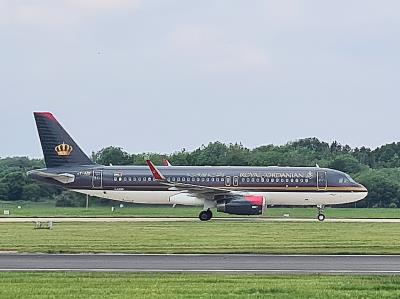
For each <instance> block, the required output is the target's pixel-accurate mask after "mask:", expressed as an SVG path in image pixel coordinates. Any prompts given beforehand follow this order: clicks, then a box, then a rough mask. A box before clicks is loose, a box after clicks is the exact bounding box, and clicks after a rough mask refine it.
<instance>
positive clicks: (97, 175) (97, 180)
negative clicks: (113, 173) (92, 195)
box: [92, 170, 103, 189]
mask: <svg viewBox="0 0 400 299" xmlns="http://www.w3.org/2000/svg"><path fill="white" fill-rule="evenodd" d="M92 186H93V188H97V189H101V188H103V171H102V170H95V171H93V176H92Z"/></svg>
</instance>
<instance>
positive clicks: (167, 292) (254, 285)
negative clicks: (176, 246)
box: [0, 273, 400, 299]
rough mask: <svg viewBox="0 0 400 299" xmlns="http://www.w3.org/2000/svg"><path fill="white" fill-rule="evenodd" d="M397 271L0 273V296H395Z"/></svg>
mask: <svg viewBox="0 0 400 299" xmlns="http://www.w3.org/2000/svg"><path fill="white" fill-rule="evenodd" d="M399 297H400V276H317V275H310V276H263V275H212V274H185V275H182V274H127V273H118V274H116V273H0V298H2V299H8V298H10V299H11V298H12V299H18V298H24V299H25V298H59V299H63V298H85V299H87V298H96V299H97V298H162V299H168V298H185V299H186V298H222V299H223V298H299V299H301V298H335V299H337V298H353V299H357V298H399Z"/></svg>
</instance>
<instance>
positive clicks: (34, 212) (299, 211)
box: [0, 200, 400, 218]
mask: <svg viewBox="0 0 400 299" xmlns="http://www.w3.org/2000/svg"><path fill="white" fill-rule="evenodd" d="M93 201H94V200H93ZM18 205H19V206H21V209H18V208H17V207H18ZM4 209H7V210H10V215H9V216H5V215H3V213H2V211H3V210H4ZM200 210H201V207H182V206H177V207H175V208H172V207H166V206H162V207H160V206H142V205H137V206H134V207H125V208H119V204H118V203H116V210H115V211H114V212H112V211H111V207H104V206H92V207H90V208H89V209H85V208H56V207H55V206H54V203H40V202H39V203H32V202H28V203H27V202H20V203H9V202H7V203H5V202H2V203H0V211H1V213H0V217H44V216H49V217H69V216H74V217H197V216H198V214H199V211H200ZM284 214H289V215H290V217H291V218H315V217H316V214H317V210H316V208H269V209H267V211H266V213H265V215H264V216H263V217H267V218H268V217H271V218H272V217H273V218H275V217H283V215H284ZM215 216H216V217H235V216H234V215H228V214H224V213H215ZM326 216H327V217H328V218H400V209H349V208H327V209H326Z"/></svg>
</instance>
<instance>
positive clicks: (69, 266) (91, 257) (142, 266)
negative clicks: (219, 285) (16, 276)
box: [0, 254, 400, 275]
mask: <svg viewBox="0 0 400 299" xmlns="http://www.w3.org/2000/svg"><path fill="white" fill-rule="evenodd" d="M0 271H98V272H101V271H110V272H179V273H180V272H194V273H202V272H206V273H213V272H216V273H263V274H268V273H269V274H279V273H285V274H288V273H290V274H310V273H323V274H391V275H394V274H396V275H400V256H354V255H351V256H350V255H341V256H334V255H325V256H324V255H121V254H83V255H82V254H77V255H73V254H71V255H69V254H66V255H65V254H0Z"/></svg>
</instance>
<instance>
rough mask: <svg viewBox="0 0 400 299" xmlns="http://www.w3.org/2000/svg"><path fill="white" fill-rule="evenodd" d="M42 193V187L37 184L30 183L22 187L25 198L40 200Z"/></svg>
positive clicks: (23, 197)
mask: <svg viewBox="0 0 400 299" xmlns="http://www.w3.org/2000/svg"><path fill="white" fill-rule="evenodd" d="M41 195H42V189H41V188H40V187H39V186H38V185H37V184H28V185H25V186H23V187H22V197H21V199H23V200H28V201H38V200H39V199H40V197H41Z"/></svg>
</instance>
